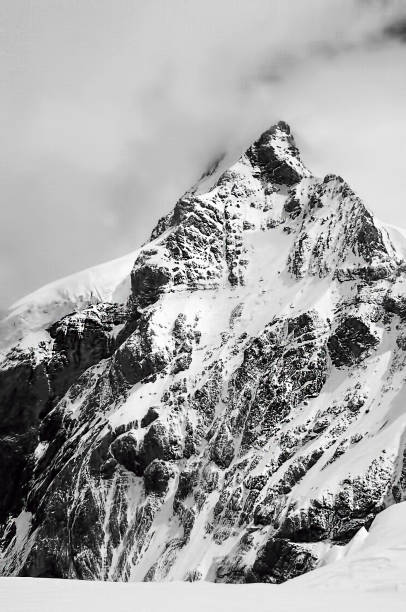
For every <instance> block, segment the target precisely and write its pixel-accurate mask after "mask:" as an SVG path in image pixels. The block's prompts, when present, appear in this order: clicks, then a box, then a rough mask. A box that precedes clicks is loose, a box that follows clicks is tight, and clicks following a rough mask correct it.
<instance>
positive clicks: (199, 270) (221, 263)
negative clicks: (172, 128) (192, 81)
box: [0, 122, 406, 582]
mask: <svg viewBox="0 0 406 612" xmlns="http://www.w3.org/2000/svg"><path fill="white" fill-rule="evenodd" d="M226 163H227V162H226V160H225V158H224V159H222V160H221V161H220V162H219V164H217V165H216V164H214V166H213V167H212V168H210V169H209V171H208V172H207V173H206V175H205V177H203V182H201V183H200V184H199V190H195V191H193V190H192V191H190V192H188V193H187V194H185V195H184V196H183V197H181V198H180V199H179V201H178V202H177V203H176V205H175V208H174V210H173V211H172V212H171V213H169V214H168V215H167V216H166V217H165V218H164V219H163V220H161V221H160V222H159V224H158V225H157V227H156V229H155V230H154V232H153V236H152V239H151V241H149V242H148V243H147V244H145V245H143V246H142V247H141V248H140V249H139V250H138V251H137V252H135V253H134V254H133V255H132V256H129V258H128V257H126V258H123V260H119V261H118V262H112V264H111V265H109V266H107V267H106V266H102V267H101V268H100V269H99V270H93V271H92V270H90V271H87V272H86V273H82V274H80V275H77V277H74V278H70V279H65V280H64V281H59V283H56V284H54V285H52V286H50V287H48V288H45V290H44V289H43V290H42V291H39V292H36V293H34V294H33V295H31V296H29V297H28V298H26V299H25V300H22V301H21V302H20V303H19V304H17V305H16V308H15V311H14V312H13V313H12V314H11V315H10V316H9V317H8V320H7V321H6V323H7V326H8V327H7V329H9V331H10V330H11V331H12V332H13V334H12V336H13V338H14V337H15V334H17V335H18V338H20V337H21V335H22V340H21V341H20V342H16V343H15V344H14V345H13V347H12V348H11V350H10V351H9V352H8V354H7V356H6V357H5V358H4V359H2V360H1V361H0V418H1V423H2V427H1V430H0V459H1V461H0V470H1V476H2V477H1V478H0V557H1V559H2V567H1V570H0V571H1V573H3V574H5V575H25V576H52V577H59V578H66V577H71V578H72V577H75V578H80V579H102V580H114V581H117V580H133V581H135V580H148V581H149V580H201V579H202V580H216V581H231V582H238V581H253V580H254V581H255V580H257V581H265V582H281V581H284V580H286V579H288V578H291V577H293V576H295V575H297V574H300V573H303V572H305V571H308V570H310V569H313V568H314V567H317V566H318V565H320V564H322V563H323V562H324V560H325V558H326V556H327V557H328V556H329V555H330V553H331V554H332V555H334V554H335V550H336V545H337V542H340V543H345V542H348V541H349V540H350V539H351V538H352V536H353V535H354V534H355V533H356V532H357V531H358V530H359V529H360V528H361V527H364V526H365V528H368V526H369V525H370V524H371V521H372V520H373V518H374V516H375V515H376V514H377V513H378V512H380V511H381V510H382V509H383V508H384V507H385V505H388V504H393V503H397V502H399V501H402V500H404V499H406V482H405V473H406V465H405V435H404V432H406V414H405V412H404V410H402V406H403V400H402V398H403V397H404V380H405V379H406V358H405V354H406V353H405V351H406V335H405V332H404V323H405V320H406V298H405V297H404V295H405V292H406V282H405V277H404V274H402V273H403V272H404V268H405V264H404V259H403V254H404V253H406V248H405V240H404V239H403V238H402V236H401V232H391V233H390V232H389V231H388V230H387V228H385V227H384V226H382V225H381V224H379V223H378V222H377V221H376V220H375V219H374V218H373V216H372V214H371V213H370V212H369V211H368V210H367V209H366V208H365V206H364V205H363V203H362V202H361V200H360V199H359V198H358V197H357V196H356V195H355V194H354V192H353V191H352V190H351V189H350V187H349V186H348V185H347V184H346V183H345V181H344V180H343V179H341V178H340V177H337V176H335V175H327V176H326V177H325V178H324V179H323V178H316V177H314V176H312V175H311V174H310V172H309V171H308V170H307V169H306V167H305V166H304V164H303V162H302V161H301V159H300V155H299V152H298V150H297V147H296V144H295V142H294V138H293V135H292V133H291V131H290V128H289V126H287V124H285V123H284V122H279V123H278V124H276V125H274V126H272V127H271V128H269V129H268V130H267V131H265V132H264V133H263V134H262V135H261V136H260V137H259V139H258V140H257V141H255V142H254V143H253V144H252V145H251V146H250V147H249V148H248V150H247V152H246V153H243V154H242V155H241V156H240V157H239V159H238V160H237V161H236V162H235V163H233V164H232V165H230V167H228V168H227V169H225V168H224V167H223V166H226ZM402 262H403V263H402ZM402 266H403V267H402ZM131 267H132V269H131V272H130V268H131ZM130 281H131V282H130ZM90 305H91V306H90ZM67 309H68V310H67ZM72 311H75V312H72ZM10 326H11V327H10ZM29 331H31V332H32V331H34V332H35V333H31V334H30V333H28V332H29Z"/></svg>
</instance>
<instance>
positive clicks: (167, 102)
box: [0, 0, 406, 309]
mask: <svg viewBox="0 0 406 612" xmlns="http://www.w3.org/2000/svg"><path fill="white" fill-rule="evenodd" d="M0 11H1V14H0V19H1V23H2V38H3V42H2V49H3V52H2V54H1V56H0V71H1V75H2V76H1V81H0V83H1V85H0V86H1V101H0V117H1V119H0V121H1V123H2V126H1V127H2V134H3V146H2V159H1V161H0V164H1V167H0V184H1V192H2V198H3V201H2V206H1V218H0V308H2V309H4V308H6V307H7V306H8V305H10V304H11V302H13V301H14V300H15V299H17V298H18V297H20V296H21V295H23V294H25V293H28V292H29V291H31V290H33V289H34V288H36V287H38V286H39V285H41V284H43V283H46V282H49V281H51V280H53V279H54V278H57V277H59V276H63V275H66V274H69V273H72V272H74V271H76V270H78V269H81V268H84V267H87V266H90V265H94V264H96V263H99V262H101V261H105V260H108V259H111V258H113V257H117V256H119V255H121V254H124V253H126V252H128V251H130V250H133V249H134V248H135V247H136V246H138V245H139V244H140V243H141V242H142V241H144V240H146V239H147V238H148V233H149V231H150V228H151V227H152V226H153V224H154V223H155V222H156V220H157V219H158V217H159V216H161V215H162V214H164V213H166V212H167V211H169V210H170V208H171V207H172V206H173V203H174V201H176V199H177V198H178V197H179V196H180V195H181V194H182V193H183V192H184V191H185V190H186V189H187V188H188V187H190V185H191V184H192V183H193V182H194V181H195V180H196V179H197V178H198V176H199V175H200V174H201V173H202V172H203V171H204V170H205V168H207V167H208V166H209V165H210V164H211V163H212V161H213V159H215V158H216V157H218V156H219V155H220V154H222V153H223V152H224V151H235V154H236V156H237V157H238V154H239V153H240V152H241V150H243V149H244V147H245V146H246V145H247V144H249V143H250V142H251V141H252V140H253V139H254V138H256V137H257V136H258V135H259V134H260V133H261V132H262V131H264V130H265V129H266V128H267V127H269V126H270V125H271V124H272V123H274V122H275V121H278V120H279V119H283V120H285V121H287V122H289V123H290V124H291V127H292V130H293V132H294V134H295V137H296V140H297V142H298V144H299V148H300V149H301V152H302V156H303V159H304V161H305V163H306V164H307V165H308V167H309V168H310V169H311V170H312V171H313V172H315V173H318V174H321V175H323V174H326V173H327V172H329V171H331V170H334V171H335V172H339V173H340V174H342V175H343V176H344V177H345V179H346V180H348V182H349V183H350V184H351V186H352V187H353V188H354V189H355V190H356V191H357V193H359V194H360V196H361V197H362V198H363V199H364V200H365V202H366V204H367V205H368V206H370V207H371V208H372V209H373V210H374V212H375V213H376V214H377V215H378V216H379V217H381V218H382V219H383V220H385V221H387V222H391V223H394V224H397V225H404V226H406V212H405V207H404V206H403V201H404V193H405V190H406V175H405V172H404V159H405V153H406V151H405V144H404V143H405V142H406V119H405V113H404V108H405V107H406V82H405V78H404V65H405V60H406V44H405V42H406V36H405V32H406V7H405V4H404V2H402V1H400V0H398V1H396V0H395V1H390V0H389V1H386V2H385V1H377V2H376V1H373V0H371V1H361V0H327V1H326V0H307V1H306V2H303V1H302V0H291V1H290V2H286V1H283V0H267V1H264V0H251V1H250V2H247V1H246V0H245V1H244V2H241V1H237V0H222V1H221V2H218V1H217V2H215V1H213V0H210V1H205V2H202V1H200V0H197V1H195V2H186V1H182V0H171V2H170V3H169V2H165V1H163V0H161V1H157V0H152V1H150V2H148V3H145V2H142V1H138V0H131V1H129V0H123V1H122V2H120V3H116V2H113V1H112V0H101V1H98V2H96V1H94V0H82V1H81V2H80V3H77V2H71V1H62V2H58V3H55V2H51V1H50V0H42V1H41V2H37V3H32V2H29V1H28V0H17V1H16V0H13V1H12V0H4V1H3V2H2V6H1V8H0Z"/></svg>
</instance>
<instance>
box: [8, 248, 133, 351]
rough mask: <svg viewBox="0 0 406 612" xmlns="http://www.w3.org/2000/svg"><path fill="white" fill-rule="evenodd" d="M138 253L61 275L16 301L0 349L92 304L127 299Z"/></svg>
mask: <svg viewBox="0 0 406 612" xmlns="http://www.w3.org/2000/svg"><path fill="white" fill-rule="evenodd" d="M137 254H138V251H133V252H131V253H128V255H124V256H123V257H119V258H118V259H114V260H113V261H108V262H106V263H103V264H99V265H97V266H93V267H91V268H87V269H86V270H82V271H81V272H77V273H75V274H71V275H70V276H66V277H64V278H60V279H58V280H57V281H54V282H51V283H48V284H47V285H44V286H43V287H41V288H40V289H37V290H36V291H34V292H33V293H30V294H28V295H26V296H25V297H23V298H21V299H20V300H18V301H17V302H15V303H14V304H13V305H12V306H10V309H9V310H10V312H9V313H8V314H7V316H6V317H5V318H4V319H3V320H2V321H0V349H3V350H4V349H5V348H8V347H9V346H10V345H12V344H14V343H15V342H17V341H18V340H20V339H21V338H23V337H24V336H25V335H27V334H28V333H29V332H36V331H37V330H41V329H44V328H46V327H48V326H49V325H51V324H52V323H54V322H55V321H58V319H61V318H62V317H64V316H65V315H67V314H68V313H70V312H73V311H75V310H80V309H83V308H86V307H87V306H89V305H90V304H97V303H99V302H120V303H124V302H126V300H127V299H128V296H129V294H130V272H131V269H132V267H133V265H134V261H135V259H136V257H137Z"/></svg>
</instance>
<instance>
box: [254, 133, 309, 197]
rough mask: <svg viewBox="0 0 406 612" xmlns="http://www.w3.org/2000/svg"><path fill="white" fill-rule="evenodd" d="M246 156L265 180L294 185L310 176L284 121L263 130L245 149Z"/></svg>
mask: <svg viewBox="0 0 406 612" xmlns="http://www.w3.org/2000/svg"><path fill="white" fill-rule="evenodd" d="M246 156H247V157H248V159H249V160H250V162H251V164H252V165H253V166H256V167H257V168H259V170H260V172H261V173H262V175H263V176H264V178H265V179H266V180H268V181H271V182H274V183H276V184H279V185H288V186H290V185H294V184H296V183H298V182H299V181H300V180H301V179H302V178H303V177H305V176H310V172H309V171H308V170H307V168H305V166H304V164H303V162H302V160H301V159H300V154H299V150H298V148H297V146H296V143H295V140H294V137H293V134H292V132H291V129H290V126H289V125H288V124H287V123H285V122H284V121H279V122H278V123H276V124H275V125H273V126H271V127H270V128H269V129H268V130H266V131H265V132H263V133H262V134H261V136H260V137H259V138H258V140H256V141H255V142H254V143H253V144H252V145H251V146H250V147H249V148H248V149H247V151H246Z"/></svg>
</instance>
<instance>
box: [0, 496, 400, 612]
mask: <svg viewBox="0 0 406 612" xmlns="http://www.w3.org/2000/svg"><path fill="white" fill-rule="evenodd" d="M405 525H406V502H403V503H400V504H397V505H394V506H391V507H389V508H388V509H387V510H385V511H384V512H382V513H381V514H379V515H378V516H377V517H376V519H375V520H374V522H373V524H372V526H371V528H370V530H369V532H367V531H366V530H365V529H364V528H362V529H361V530H360V531H359V532H358V533H357V534H356V535H355V537H354V538H353V539H352V541H351V542H350V543H349V544H348V545H347V546H344V547H340V548H337V549H336V550H335V551H334V555H332V557H331V558H330V559H326V562H327V563H326V565H325V566H324V567H321V568H319V569H317V570H314V571H313V572H310V573H308V574H305V575H303V576H300V577H299V578H295V579H294V580H289V581H288V582H285V583H284V584H281V585H273V584H249V585H247V584H245V585H228V584H213V583H210V582H197V583H188V582H167V583H117V582H96V581H95V582H90V581H89V582H87V581H79V580H53V579H47V578H42V579H41V578H1V579H0V610H1V611H2V612H48V611H49V612H51V611H52V612H53V611H55V610H58V612H68V611H69V612H71V611H74V612H81V611H82V610H83V611H86V612H91V611H93V610H97V611H98V612H104V611H106V612H107V611H109V612H111V610H113V611H114V612H128V611H131V610H137V612H160V611H161V610H165V612H228V611H229V612H243V611H244V612H255V611H258V612H259V611H264V612H265V611H268V610H269V612H271V611H272V612H287V611H291V610H292V611H293V610H300V611H301V612H307V611H309V612H310V611H311V612H326V611H328V612H334V611H336V610H337V611H338V610H340V611H344V610H345V612H353V611H354V612H355V611H357V612H364V611H367V612H382V611H383V610H385V611H386V612H397V611H398V610H399V611H400V610H402V612H404V610H405V609H406V530H405Z"/></svg>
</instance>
